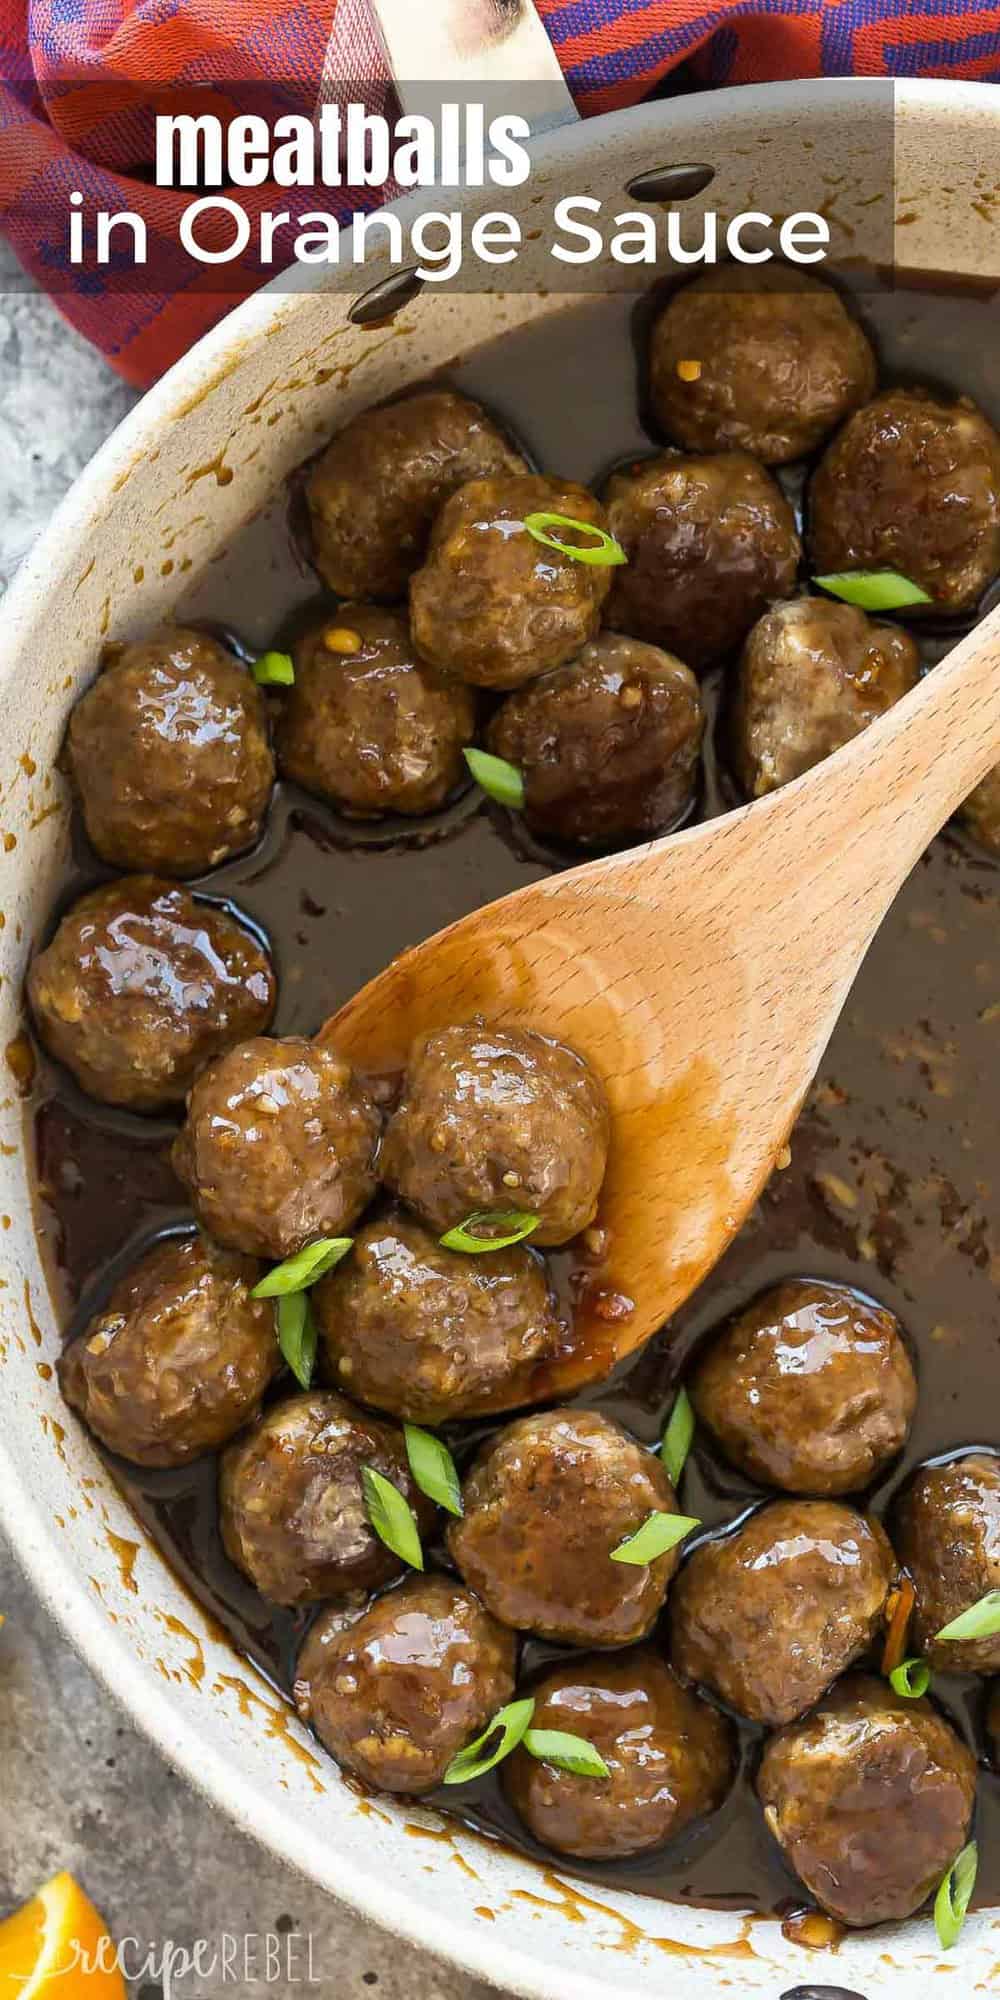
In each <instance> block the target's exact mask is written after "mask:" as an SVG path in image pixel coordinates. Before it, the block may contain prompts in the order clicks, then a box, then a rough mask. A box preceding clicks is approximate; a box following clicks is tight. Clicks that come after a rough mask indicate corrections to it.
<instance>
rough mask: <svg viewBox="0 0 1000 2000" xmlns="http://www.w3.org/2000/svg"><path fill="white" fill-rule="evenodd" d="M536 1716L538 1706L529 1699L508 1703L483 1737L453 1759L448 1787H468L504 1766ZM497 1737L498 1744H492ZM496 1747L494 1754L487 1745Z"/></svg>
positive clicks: (448, 1775)
mask: <svg viewBox="0 0 1000 2000" xmlns="http://www.w3.org/2000/svg"><path fill="white" fill-rule="evenodd" d="M534 1713H535V1704H534V1701H533V1700H531V1699H530V1697H529V1698H528V1699H527V1700H525V1701H511V1702H508V1704H507V1706H506V1708H498V1709H497V1712H496V1714H495V1716H494V1717H493V1720H492V1722H489V1723H487V1725H486V1728H485V1729H484V1730H483V1733H482V1735H481V1736H477V1737H476V1740H475V1742H474V1743H467V1744H466V1746H465V1749H464V1750H460V1751H459V1752H458V1755H457V1756H456V1757H453V1758H452V1760H451V1763H450V1764H449V1766H448V1769H447V1770H446V1772H445V1774H444V1780H443V1782H444V1783H445V1784H446V1785H467V1784H468V1783H469V1781H470V1779H472V1778H482V1777H483V1776H484V1775H485V1773H486V1772H487V1771H492V1769H493V1767H494V1765H495V1764H500V1763H502V1762H503V1759H504V1758H505V1757H509V1756H510V1753H511V1751H512V1750H516V1749H517V1746H518V1744H519V1743H520V1741H521V1739H522V1737H523V1736H524V1734H525V1731H526V1730H527V1727H528V1724H529V1722H530V1721H531V1718H532V1716H533V1715H534ZM494 1737H498V1741H497V1742H495V1743H494V1742H493V1739H494ZM488 1743H493V1748H492V1750H487V1748H486V1745H487V1744H488Z"/></svg>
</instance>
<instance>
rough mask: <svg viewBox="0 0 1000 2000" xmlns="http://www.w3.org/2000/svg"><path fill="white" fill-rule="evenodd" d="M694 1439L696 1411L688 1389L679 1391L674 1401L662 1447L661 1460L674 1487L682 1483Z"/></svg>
mask: <svg viewBox="0 0 1000 2000" xmlns="http://www.w3.org/2000/svg"><path fill="white" fill-rule="evenodd" d="M693 1437H694V1411H693V1409H692V1408H691V1398H690V1396H689V1395H688V1392H687V1390H686V1389H678V1391H677V1395H676V1397H675V1399H674V1407H673V1409H672V1410H671V1412H670V1416H669V1417H668V1419H667V1427H666V1430H665V1431H664V1433H663V1443H662V1444H661V1446H660V1458H661V1460H662V1462H663V1466H664V1470H665V1471H666V1474H667V1477H668V1479H669V1480H670V1482H671V1485H673V1486H677V1485H679V1483H680V1476H681V1473H682V1472H683V1470H684V1464H685V1461H686V1459H687V1455H688V1452H689V1451H690V1449H691V1440H692V1438H693Z"/></svg>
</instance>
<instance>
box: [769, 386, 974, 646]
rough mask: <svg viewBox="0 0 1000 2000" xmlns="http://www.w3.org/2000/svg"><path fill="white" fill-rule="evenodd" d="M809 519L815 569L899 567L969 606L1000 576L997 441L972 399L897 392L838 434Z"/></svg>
mask: <svg viewBox="0 0 1000 2000" xmlns="http://www.w3.org/2000/svg"><path fill="white" fill-rule="evenodd" d="M809 520H810V539H811V545H812V556H813V567H814V569H815V570H816V571H817V572H818V573H821V574H826V573H827V572H828V571H830V570H851V569H894V570H899V571H900V573H901V574H902V575H903V576H906V577H909V578H910V580H911V582H913V583H919V584H920V585H921V587H922V588H923V589H924V590H926V591H928V592H929V594H930V596H931V597H932V598H933V599H934V602H935V604H936V605H937V606H938V607H939V609H941V610H943V611H967V610H970V609H971V608H972V607H973V606H974V605H975V604H976V603H977V602H978V600H979V598H980V596H981V595H982V593H983V591H984V590H985V589H986V586H987V584H988V583H990V582H991V581H992V579H993V577H995V576H996V574H997V571H998V570H1000V437H998V436H997V433H996V431H995V430H994V428H993V425H992V424H991V423H989V422H988V420H987V418H986V417H984V416H983V413H982V411H981V410H978V409H977V408H976V405H975V404H974V403H971V402H969V400H968V398H967V397H962V398H961V399H960V400H959V401H957V402H944V401H942V400H940V399H939V398H938V397H937V396H934V395H932V394H931V392H930V391H929V390H928V389H891V390H889V392H888V393H887V394H886V395H884V396H878V397H876V399H875V401H874V402H873V403H868V404H867V405H866V407H865V408H864V409H863V410H859V411H858V412H857V414H856V415H855V416H853V417H852V418H851V419H850V422H849V423H847V424H845V425H844V428H843V430H842V431H841V432H840V434H839V436H838V437H836V438H834V441H833V443H832V444H831V445H830V447H829V449H828V451H827V452H826V453H825V454H824V457H823V458H822V460H821V461H820V464H819V466H818V468H817V471H816V472H815V474H814V476H813V480H812V485H811V489H810V495H809Z"/></svg>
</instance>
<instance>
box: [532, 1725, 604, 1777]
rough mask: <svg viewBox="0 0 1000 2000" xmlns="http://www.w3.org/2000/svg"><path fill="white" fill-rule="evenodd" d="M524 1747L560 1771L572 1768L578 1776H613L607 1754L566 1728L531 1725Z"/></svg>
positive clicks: (542, 1761)
mask: <svg viewBox="0 0 1000 2000" xmlns="http://www.w3.org/2000/svg"><path fill="white" fill-rule="evenodd" d="M523 1741H524V1748H525V1749H526V1751H527V1752H528V1755H529V1757H537V1758H538V1761H539V1763H540V1764H554V1765H555V1766H556V1769H557V1770H559V1771H571V1772H572V1773H573V1776H574V1777H575V1778H610V1776H611V1772H610V1771H609V1770H608V1767H607V1765H606V1763H605V1762H604V1758H603V1757H602V1756H601V1754H600V1751H599V1750H595V1749H594V1746H593V1744H592V1743H588V1742H587V1739H586V1737H585V1736H570V1735H569V1734H568V1733H567V1731H566V1730H564V1729H527V1730H525V1733H524V1739H523Z"/></svg>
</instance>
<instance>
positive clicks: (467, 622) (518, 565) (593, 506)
mask: <svg viewBox="0 0 1000 2000" xmlns="http://www.w3.org/2000/svg"><path fill="white" fill-rule="evenodd" d="M541 512H544V513H549V514H563V515H565V516H567V518H569V519H572V520H574V521H586V522H587V523H589V524H590V525H591V526H593V527H598V528H606V527H607V521H606V517H605V513H604V509H603V507H602V506H601V505H600V503H599V502H598V501H597V500H595V499H594V496H593V494H592V493H588V492H587V490H586V487H584V486H577V485H575V484H574V482H573V481H572V480H558V479H541V478H536V477H535V476H534V474H532V473H524V474H522V475H521V476H520V477H516V476H515V477H510V478H506V479H475V480H472V481H471V482H470V484H469V485H468V486H462V487H460V489H459V491H458V492H457V493H455V494H453V495H452V498H451V499H450V500H449V501H448V502H447V505H446V506H445V507H444V508H443V509H442V511H441V513H440V514H439V515H438V518H437V521H436V522H435V526H434V533H433V535H432V536H431V543H430V549H429V551H428V555H427V561H426V563H425V564H424V566H423V568H422V569H420V570H418V571H417V573H416V575H415V577H414V578H413V581H412V583H411V585H410V616H411V619H412V624H413V637H414V639H415V641H416V644H417V648H418V651H419V652H420V653H422V654H423V657H424V659H426V660H430V661H431V663H432V665H434V666H436V667H440V668H441V670H442V672H443V673H447V674H453V675H455V677H456V678H457V679H458V680H463V681H470V682H471V683H472V684H473V685H474V686H476V687H491V688H513V687H520V686H521V685H522V684H523V682H525V681H531V680H535V679H536V678H537V676H538V675H539V674H545V673H548V672H550V671H551V669H552V668H554V667H561V666H562V665H563V664H564V662H565V661H567V660H571V659H573V658H574V657H575V655H576V654H577V653H578V652H579V651H580V648H581V646H584V645H586V643H587V640H588V639H592V638H593V637H594V634H595V633H596V631H597V628H598V625H599V624H600V622H601V606H602V605H603V603H604V600H605V598H606V597H607V594H608V591H609V590H610V588H611V576H612V571H611V569H610V568H609V567H608V566H607V565H605V564H597V563H589V562H578V561H577V560H576V559H575V558H574V557H572V556H566V555H560V554H559V552H558V550H556V549H551V548H547V547H544V546H543V545H542V543H540V542H538V541H536V540H535V538H534V536H533V535H531V534H529V533H528V530H527V529H526V528H525V526H524V519H525V515H528V514H536V513H541ZM554 532H556V533H557V534H558V535H559V536H560V538H561V539H563V540H570V539H571V538H572V537H571V531H568V530H566V529H557V530H555V531H554ZM587 539H588V540H589V541H591V543H592V537H588V538H587Z"/></svg>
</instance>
